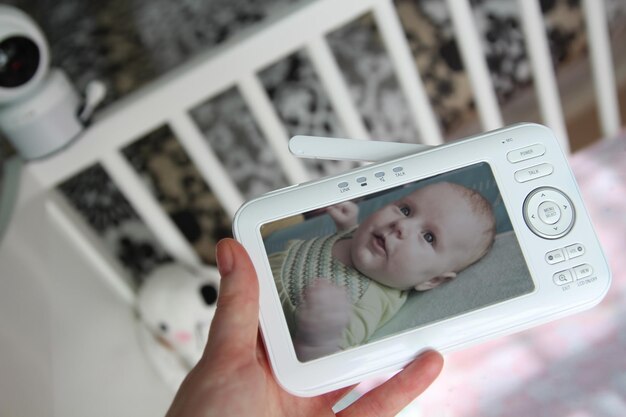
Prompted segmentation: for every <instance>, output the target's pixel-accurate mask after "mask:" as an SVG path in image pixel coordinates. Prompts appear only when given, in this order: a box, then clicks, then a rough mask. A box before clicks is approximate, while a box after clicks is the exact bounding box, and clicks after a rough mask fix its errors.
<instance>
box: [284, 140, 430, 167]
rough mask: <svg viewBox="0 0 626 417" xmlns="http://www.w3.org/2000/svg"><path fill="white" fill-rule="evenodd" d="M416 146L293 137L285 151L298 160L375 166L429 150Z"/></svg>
mask: <svg viewBox="0 0 626 417" xmlns="http://www.w3.org/2000/svg"><path fill="white" fill-rule="evenodd" d="M432 148H433V146H429V145H419V144H416V143H400V142H383V141H373V140H364V139H340V138H325V137H321V136H302V135H298V136H294V137H292V138H291V139H290V140H289V151H290V152H291V153H292V154H293V155H294V156H297V157H298V158H312V159H332V160H342V161H367V162H378V161H384V160H387V159H394V158H400V157H402V156H407V155H413V154H416V153H419V152H423V151H426V150H428V149H432Z"/></svg>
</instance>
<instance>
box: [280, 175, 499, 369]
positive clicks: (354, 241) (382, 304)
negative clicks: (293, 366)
mask: <svg viewBox="0 0 626 417" xmlns="http://www.w3.org/2000/svg"><path fill="white" fill-rule="evenodd" d="M328 214H329V215H330V216H331V217H332V218H333V220H334V221H335V224H336V226H337V229H338V232H337V233H335V234H333V235H331V236H325V237H319V238H314V239H311V240H307V241H302V240H297V241H291V242H289V244H288V248H287V249H286V250H285V251H283V252H280V253H276V254H272V255H271V256H270V264H271V266H272V270H273V273H274V278H275V282H276V286H277V289H278V291H279V294H280V296H281V301H282V303H283V309H284V311H285V316H286V317H287V321H288V324H289V327H290V330H291V332H292V336H293V340H294V346H295V349H296V353H297V356H298V359H299V360H301V361H307V360H311V359H315V358H318V357H321V356H325V355H328V354H331V353H334V352H337V351H339V350H342V349H346V348H349V347H352V346H358V345H360V344H362V343H364V342H367V341H368V339H369V338H370V337H371V336H372V334H373V333H374V332H375V331H376V330H377V329H379V328H380V327H381V326H382V325H384V324H385V323H386V322H387V321H388V320H389V319H391V318H392V317H393V316H394V314H396V313H397V312H398V310H399V309H400V307H402V305H403V304H404V302H405V301H406V298H407V295H408V292H409V290H417V291H426V290H429V289H432V288H435V287H437V286H438V285H440V284H442V283H444V282H446V281H449V280H451V279H453V278H454V277H455V276H456V274H457V273H458V272H459V271H461V270H463V269H465V268H467V267H468V266H469V265H471V264H473V263H474V262H476V261H478V260H479V259H480V258H482V257H483V256H484V255H485V254H486V253H487V252H488V250H489V248H490V247H491V245H492V244H493V241H494V236H495V218H494V215H493V212H492V209H491V205H490V204H489V202H487V201H486V200H485V199H484V197H482V196H481V195H480V194H479V193H477V192H476V191H473V190H470V189H468V188H466V187H463V186H461V185H457V184H454V183H449V182H440V183H436V184H432V185H428V186H425V187H423V188H420V189H418V190H416V191H414V192H412V193H411V194H408V195H407V196H405V197H404V198H402V199H400V200H398V201H395V202H392V203H391V204H389V205H387V206H385V207H383V208H381V209H379V210H378V211H376V212H374V213H373V214H372V215H370V216H369V217H368V218H366V219H365V221H364V222H363V223H361V224H360V225H358V226H357V216H358V207H357V206H356V204H354V203H350V202H348V203H342V204H340V205H337V206H333V207H330V208H329V209H328Z"/></svg>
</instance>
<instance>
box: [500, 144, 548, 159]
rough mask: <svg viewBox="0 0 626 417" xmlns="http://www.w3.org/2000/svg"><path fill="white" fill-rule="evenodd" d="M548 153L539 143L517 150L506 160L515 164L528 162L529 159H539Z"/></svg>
mask: <svg viewBox="0 0 626 417" xmlns="http://www.w3.org/2000/svg"><path fill="white" fill-rule="evenodd" d="M545 153H546V147H545V146H543V145H541V144H539V143H537V144H535V145H531V146H526V147H525V148H521V149H515V150H513V151H511V152H508V153H507V154H506V159H507V160H508V161H509V162H510V163H512V164H515V163H517V162H521V161H526V160H528V159H532V158H537V157H540V156H541V155H543V154H545Z"/></svg>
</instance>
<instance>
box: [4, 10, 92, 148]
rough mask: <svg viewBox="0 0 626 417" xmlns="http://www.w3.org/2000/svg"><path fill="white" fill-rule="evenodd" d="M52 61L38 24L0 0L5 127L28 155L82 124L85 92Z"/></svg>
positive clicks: (61, 140) (62, 140)
mask: <svg viewBox="0 0 626 417" xmlns="http://www.w3.org/2000/svg"><path fill="white" fill-rule="evenodd" d="M49 64H50V54H49V49H48V45H47V42H46V39H45V37H44V35H43V33H42V32H41V30H40V29H39V27H38V26H37V24H36V23H35V22H34V21H33V20H32V19H31V18H30V17H29V16H28V15H26V14H25V13H23V12H22V11H20V10H18V9H16V8H14V7H10V6H5V5H0V131H2V133H3V134H4V135H6V137H7V138H8V139H9V141H11V143H12V144H13V145H14V146H15V148H16V149H17V151H18V152H19V153H20V155H22V156H23V157H24V158H26V159H34V158H40V157H43V156H46V155H49V154H51V153H53V152H54V151H56V150H58V149H60V148H62V147H64V146H65V145H67V144H68V143H69V142H70V141H71V140H72V139H74V138H75V137H76V136H77V135H78V134H79V133H80V132H81V131H82V129H83V125H82V122H81V120H80V119H79V118H78V111H79V107H80V105H81V99H80V96H79V95H78V94H77V93H76V91H75V89H74V87H73V86H72V84H71V83H70V81H69V80H68V79H67V77H66V75H65V74H64V72H63V71H61V70H59V69H50V67H49Z"/></svg>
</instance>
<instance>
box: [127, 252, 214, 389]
mask: <svg viewBox="0 0 626 417" xmlns="http://www.w3.org/2000/svg"><path fill="white" fill-rule="evenodd" d="M218 290H219V274H218V272H217V270H216V269H215V268H212V267H206V266H204V267H202V268H199V269H197V270H193V271H192V270H191V269H190V268H187V267H185V266H183V265H181V264H178V263H170V264H166V265H162V266H160V267H158V268H157V269H156V270H155V271H153V272H152V273H151V274H150V275H149V276H148V277H147V278H146V279H145V281H144V283H143V284H142V286H141V287H140V288H139V291H138V295H137V311H138V313H139V317H140V319H141V321H142V322H143V323H144V324H145V326H146V327H147V328H148V330H149V331H150V333H151V334H152V335H153V336H154V338H153V339H154V340H156V341H158V342H159V343H156V344H155V343H152V344H149V345H148V346H147V349H148V354H149V356H151V357H152V359H153V362H155V364H156V365H157V367H158V368H161V369H159V372H160V373H161V374H162V376H164V377H165V379H166V380H168V382H172V383H173V386H177V384H178V383H179V382H180V381H182V377H184V375H185V374H186V373H187V371H188V370H189V369H191V368H192V367H193V366H194V365H195V364H196V363H197V362H198V360H199V359H200V357H201V356H202V352H203V350H204V346H205V344H206V341H207V338H208V334H209V326H210V324H211V320H212V319H213V316H214V314H215V306H216V302H217V294H218ZM181 361H182V362H181ZM181 365H182V369H180V368H181ZM177 366H178V367H179V369H172V368H175V367H177ZM164 367H169V368H170V369H169V370H164V369H163V368H164Z"/></svg>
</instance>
